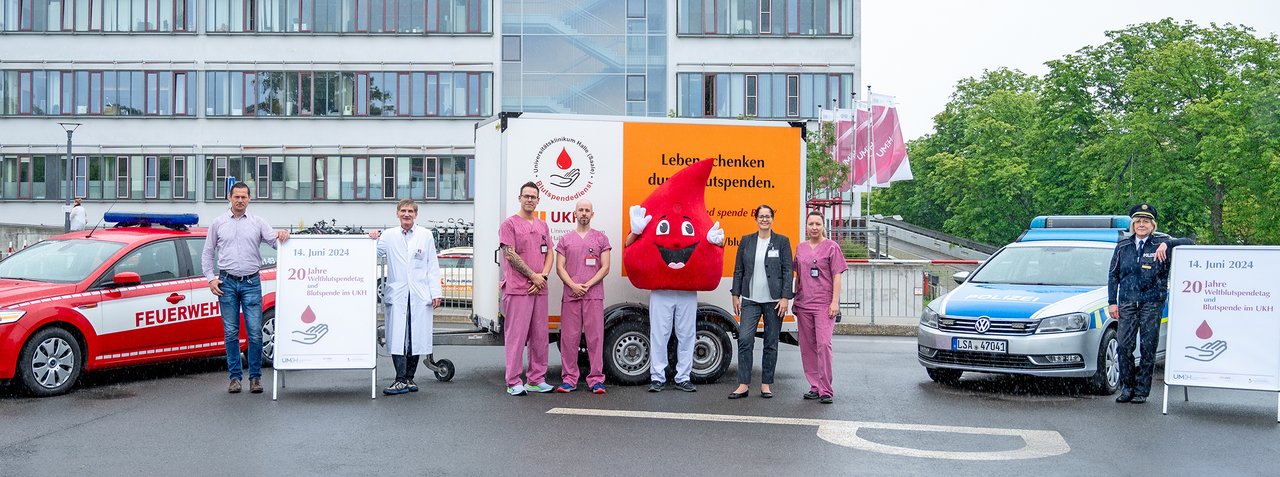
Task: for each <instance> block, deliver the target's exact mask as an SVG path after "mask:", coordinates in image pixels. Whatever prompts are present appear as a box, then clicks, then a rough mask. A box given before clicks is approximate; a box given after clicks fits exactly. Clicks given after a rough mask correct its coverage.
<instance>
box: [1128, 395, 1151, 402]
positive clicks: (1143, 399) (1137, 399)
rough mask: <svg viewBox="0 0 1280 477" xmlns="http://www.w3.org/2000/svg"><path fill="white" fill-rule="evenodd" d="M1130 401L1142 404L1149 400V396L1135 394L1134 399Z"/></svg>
mask: <svg viewBox="0 0 1280 477" xmlns="http://www.w3.org/2000/svg"><path fill="white" fill-rule="evenodd" d="M1129 402H1131V403H1134V404H1142V403H1145V402H1147V397H1146V396H1134V397H1133V400H1131V401H1129Z"/></svg>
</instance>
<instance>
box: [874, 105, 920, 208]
mask: <svg viewBox="0 0 1280 477" xmlns="http://www.w3.org/2000/svg"><path fill="white" fill-rule="evenodd" d="M871 115H872V116H873V117H874V118H875V120H874V123H873V125H872V131H871V136H872V138H873V139H872V140H873V141H874V148H873V151H872V152H873V154H874V157H875V160H874V161H872V162H873V163H874V166H873V172H872V174H871V178H870V180H871V183H872V185H873V186H876V187H888V185H889V183H890V182H893V181H895V180H911V179H912V178H913V177H912V175H911V165H910V162H909V161H908V158H907V145H906V144H905V143H904V142H903V141H902V126H901V124H899V122H898V108H896V107H894V105H893V97H892V96H885V95H879V94H872V95H871Z"/></svg>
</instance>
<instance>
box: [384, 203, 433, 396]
mask: <svg viewBox="0 0 1280 477" xmlns="http://www.w3.org/2000/svg"><path fill="white" fill-rule="evenodd" d="M396 217H398V218H399V219H400V226H399V227H393V228H389V229H387V230H384V231H377V230H375V231H373V232H370V233H369V237H371V238H373V239H376V240H377V241H378V256H379V257H387V280H386V283H384V284H383V285H382V292H383V298H382V300H383V305H384V306H385V307H386V310H385V315H384V318H383V320H384V322H385V325H386V337H387V350H388V351H389V352H390V353H391V362H392V364H394V365H395V368H396V380H395V382H393V383H391V386H388V387H387V388H386V389H384V390H382V392H383V394H388V395H392V394H404V393H408V392H416V391H417V390H418V385H417V384H416V383H414V382H413V375H414V373H415V372H416V371H417V369H418V357H419V356H420V355H429V354H431V321H432V310H433V309H435V308H438V307H439V306H440V298H441V297H442V296H443V294H442V293H441V291H440V261H439V260H438V259H437V258H436V241H435V237H434V236H433V235H432V233H431V231H430V230H427V229H426V228H424V227H422V226H419V225H416V224H414V221H415V220H416V219H417V218H418V204H416V203H414V202H413V199H402V200H400V202H399V203H397V204H396Z"/></svg>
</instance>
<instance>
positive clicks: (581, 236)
mask: <svg viewBox="0 0 1280 477" xmlns="http://www.w3.org/2000/svg"><path fill="white" fill-rule="evenodd" d="M573 214H574V220H575V221H576V222H577V223H578V226H577V228H576V229H575V230H574V231H573V232H569V233H567V234H564V236H562V237H560V242H559V243H557V244H556V275H559V276H560V281H561V282H564V293H563V294H562V295H561V298H560V364H561V372H560V374H561V376H562V377H563V378H564V383H563V384H561V385H560V387H558V388H556V392H561V393H567V392H571V391H573V390H574V389H577V387H578V340H579V338H580V337H581V335H582V334H583V332H584V331H585V332H586V333H585V334H586V337H587V358H588V361H590V363H591V370H590V373H589V374H587V385H588V386H590V387H591V392H592V393H595V394H604V393H605V391H604V354H603V353H604V350H603V348H602V347H603V346H604V285H601V282H603V281H604V277H605V276H607V275H608V274H609V250H610V249H611V248H612V247H610V246H609V237H606V236H605V235H604V233H602V232H600V231H599V230H595V229H592V228H591V218H592V217H594V216H595V211H594V210H593V209H592V206H591V202H590V201H587V200H580V201H578V203H577V205H575V206H574V212H573Z"/></svg>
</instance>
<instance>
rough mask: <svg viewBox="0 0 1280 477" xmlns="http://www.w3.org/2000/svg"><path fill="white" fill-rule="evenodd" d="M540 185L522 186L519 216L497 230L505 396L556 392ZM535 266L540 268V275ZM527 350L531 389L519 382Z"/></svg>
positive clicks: (547, 236)
mask: <svg viewBox="0 0 1280 477" xmlns="http://www.w3.org/2000/svg"><path fill="white" fill-rule="evenodd" d="M538 200H539V197H538V186H537V184H534V183H533V182H526V183H524V185H522V186H520V211H519V212H517V213H516V214H515V215H512V216H511V217H507V219H506V220H504V221H502V225H500V226H498V243H500V244H501V250H502V256H503V257H504V258H505V259H506V260H504V261H503V263H502V284H501V287H500V288H501V290H502V316H503V318H504V321H503V325H502V334H503V337H504V339H505V344H506V361H507V394H510V395H512V396H524V395H525V394H527V393H526V391H525V390H526V389H528V390H530V391H535V392H540V393H545V392H549V391H551V390H552V389H555V388H553V387H551V385H549V384H547V383H546V379H545V378H546V374H547V346H548V337H547V275H549V274H550V273H551V263H552V262H551V258H552V253H551V230H550V229H549V228H547V223H546V222H543V221H542V220H539V219H538V217H537V216H535V215H534V210H536V209H537V208H538ZM533 267H538V268H537V269H536V270H535V269H534V268H533ZM526 346H527V347H528V348H529V370H528V372H527V373H525V377H526V378H528V386H526V385H525V383H524V382H521V381H520V373H521V371H523V368H524V350H525V347H526Z"/></svg>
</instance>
